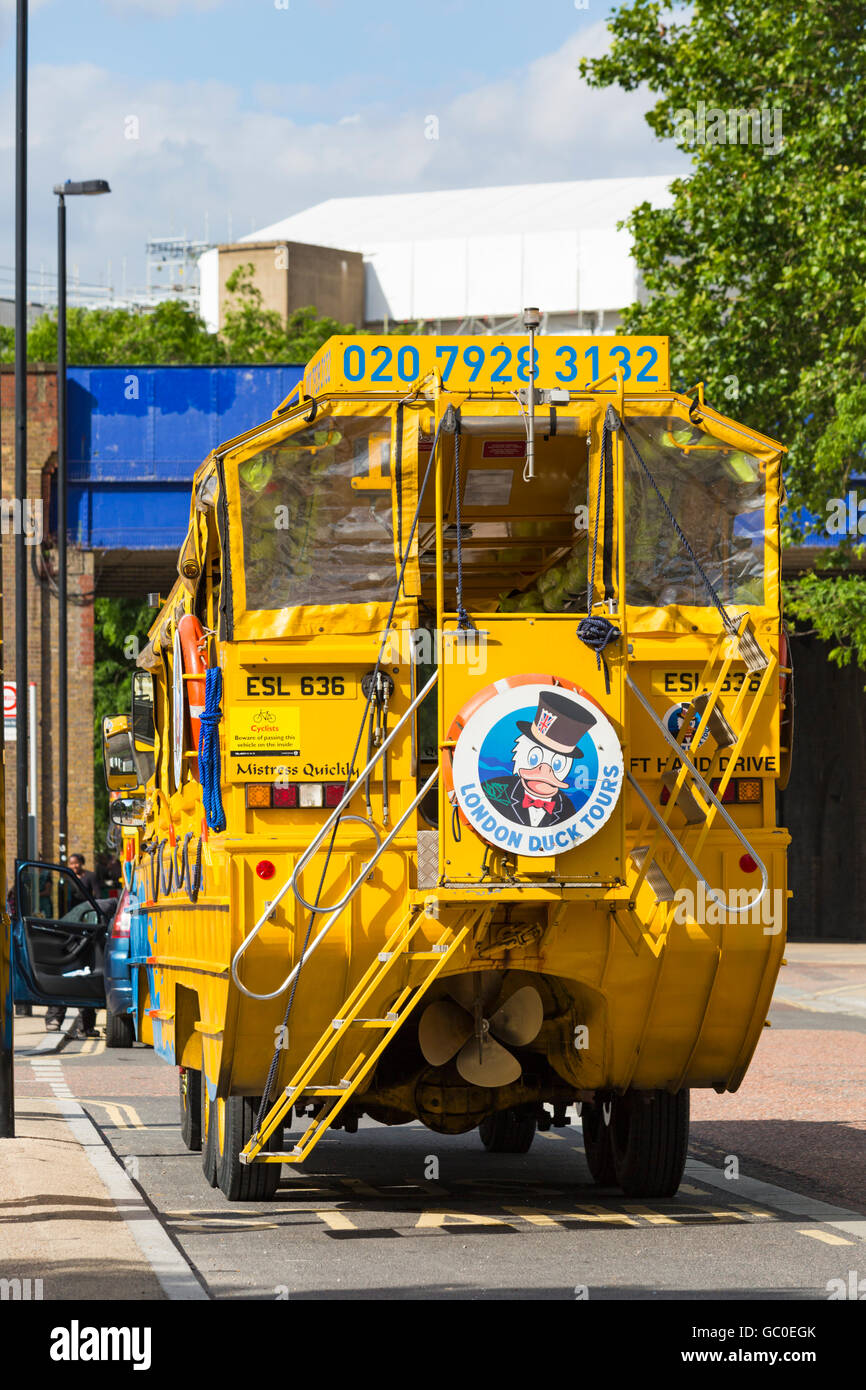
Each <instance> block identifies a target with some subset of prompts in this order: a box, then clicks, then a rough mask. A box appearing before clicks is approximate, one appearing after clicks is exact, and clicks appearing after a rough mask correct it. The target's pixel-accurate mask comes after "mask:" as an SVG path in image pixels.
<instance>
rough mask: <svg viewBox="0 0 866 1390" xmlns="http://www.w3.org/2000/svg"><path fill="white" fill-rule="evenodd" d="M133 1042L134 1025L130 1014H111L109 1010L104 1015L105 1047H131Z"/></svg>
mask: <svg viewBox="0 0 866 1390" xmlns="http://www.w3.org/2000/svg"><path fill="white" fill-rule="evenodd" d="M134 1042H135V1024H134V1023H133V1021H132V1014H113V1013H112V1012H111V1010H110V1009H108V1010H107V1011H106V1014H105V1046H106V1047H132V1045H133V1043H134Z"/></svg>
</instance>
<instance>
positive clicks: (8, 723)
mask: <svg viewBox="0 0 866 1390" xmlns="http://www.w3.org/2000/svg"><path fill="white" fill-rule="evenodd" d="M17 714H18V696H17V690H16V686H15V682H14V681H4V682H3V729H4V733H3V737H4V738H5V740H6V742H7V743H14V742H15V734H16V718H17Z"/></svg>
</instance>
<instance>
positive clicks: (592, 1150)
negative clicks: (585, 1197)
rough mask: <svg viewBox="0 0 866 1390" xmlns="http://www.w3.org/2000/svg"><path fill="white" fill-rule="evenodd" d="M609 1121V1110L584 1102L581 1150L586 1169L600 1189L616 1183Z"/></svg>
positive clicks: (600, 1105) (599, 1105)
mask: <svg viewBox="0 0 866 1390" xmlns="http://www.w3.org/2000/svg"><path fill="white" fill-rule="evenodd" d="M606 1117H607V1118H606ZM610 1119H611V1111H610V1108H609V1107H606V1106H605V1105H603V1104H602V1103H601V1102H596V1103H595V1104H594V1105H591V1104H590V1103H589V1102H588V1101H584V1103H583V1105H582V1106H581V1110H580V1123H581V1125H582V1126H583V1148H584V1153H585V1154H586V1162H587V1167H588V1168H589V1171H590V1173H591V1174H592V1179H593V1182H597V1183H598V1184H599V1186H600V1187H613V1185H614V1183H615V1182H616V1170H615V1169H614V1165H613V1146H612V1144H611V1132H610V1131H611V1126H610V1123H609V1121H610Z"/></svg>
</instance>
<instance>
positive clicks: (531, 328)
mask: <svg viewBox="0 0 866 1390" xmlns="http://www.w3.org/2000/svg"><path fill="white" fill-rule="evenodd" d="M523 327H524V328H525V329H526V331H527V333H528V334H529V386H528V387H527V390H526V400H527V405H528V409H529V414H528V416H527V427H526V467H525V468H524V470H523V476H524V478H525V479H526V481H527V482H529V480H530V478H534V477H535V334H536V332H537V330H538V329H539V328H540V327H541V310H540V309H524V311H523Z"/></svg>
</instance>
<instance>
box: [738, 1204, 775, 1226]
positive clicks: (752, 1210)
mask: <svg viewBox="0 0 866 1390" xmlns="http://www.w3.org/2000/svg"><path fill="white" fill-rule="evenodd" d="M733 1206H735V1207H736V1208H737V1210H738V1211H744V1212H745V1213H746V1215H747V1216H756V1217H757V1218H758V1220H759V1221H776V1220H778V1218H777V1217H776V1216H775V1215H774V1213H773V1212H771V1211H764V1210H763V1208H762V1207H750V1206H749V1204H748V1202H734V1203H733ZM731 1215H732V1216H733V1215H734V1213H733V1211H732V1212H731Z"/></svg>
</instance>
